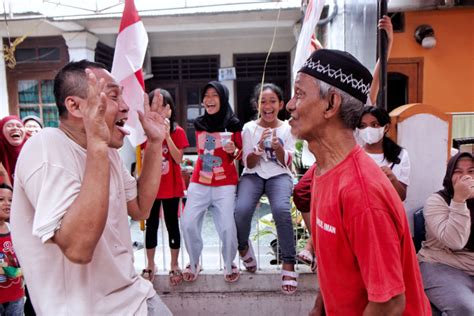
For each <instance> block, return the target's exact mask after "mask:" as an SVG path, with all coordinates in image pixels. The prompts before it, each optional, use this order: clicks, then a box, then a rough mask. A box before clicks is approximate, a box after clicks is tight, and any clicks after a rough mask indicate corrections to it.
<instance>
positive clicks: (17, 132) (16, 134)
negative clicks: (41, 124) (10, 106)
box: [3, 119, 25, 146]
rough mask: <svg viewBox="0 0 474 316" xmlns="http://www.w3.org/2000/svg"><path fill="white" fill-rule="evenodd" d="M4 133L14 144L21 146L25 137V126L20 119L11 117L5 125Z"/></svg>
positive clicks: (9, 141)
mask: <svg viewBox="0 0 474 316" xmlns="http://www.w3.org/2000/svg"><path fill="white" fill-rule="evenodd" d="M3 135H5V139H6V140H7V142H8V143H9V144H10V145H12V146H20V145H21V144H22V143H23V140H24V139H25V127H24V126H23V123H21V122H20V121H18V120H15V119H11V120H9V121H7V122H6V123H5V125H3Z"/></svg>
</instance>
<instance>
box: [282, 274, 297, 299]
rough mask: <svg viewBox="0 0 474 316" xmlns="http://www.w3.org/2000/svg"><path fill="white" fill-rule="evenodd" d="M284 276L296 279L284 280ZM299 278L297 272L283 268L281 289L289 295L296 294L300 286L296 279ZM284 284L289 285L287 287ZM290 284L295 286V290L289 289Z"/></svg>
mask: <svg viewBox="0 0 474 316" xmlns="http://www.w3.org/2000/svg"><path fill="white" fill-rule="evenodd" d="M284 277H290V278H294V279H295V280H284V279H283V278H284ZM297 278H298V273H297V272H295V271H288V270H283V269H282V270H281V291H282V292H283V293H284V294H287V295H291V294H294V293H295V292H296V289H297V287H298V281H296V279H297ZM284 286H287V288H286V289H285V288H284ZM288 286H293V287H294V290H289V289H288Z"/></svg>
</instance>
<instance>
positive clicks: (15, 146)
mask: <svg viewBox="0 0 474 316" xmlns="http://www.w3.org/2000/svg"><path fill="white" fill-rule="evenodd" d="M25 141H26V138H25V127H24V126H23V123H22V122H21V121H20V119H19V118H18V117H17V116H14V115H10V116H6V117H4V118H3V119H2V120H1V121H0V159H1V160H2V161H1V162H2V165H3V167H4V168H2V167H0V174H1V173H2V169H4V170H5V171H6V173H7V175H8V177H4V178H5V179H4V180H5V182H6V183H8V182H7V181H6V180H7V179H8V180H9V183H10V184H13V172H14V171H15V166H16V161H17V159H18V155H19V154H20V151H21V148H22V147H23V144H24V143H25ZM5 171H4V172H5Z"/></svg>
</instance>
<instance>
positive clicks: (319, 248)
mask: <svg viewBox="0 0 474 316" xmlns="http://www.w3.org/2000/svg"><path fill="white" fill-rule="evenodd" d="M312 197H313V198H312V201H311V228H312V237H313V242H314V245H315V249H316V257H317V258H318V278H319V282H320V286H321V293H322V295H323V300H324V305H325V309H326V313H327V314H328V315H344V316H346V315H362V314H363V312H364V309H365V308H366V306H367V304H368V302H369V301H371V302H379V303H381V302H386V301H388V300H390V299H391V298H392V297H394V296H397V295H399V294H402V293H405V298H406V307H405V311H404V313H403V315H416V316H423V315H431V308H430V304H429V301H428V299H427V297H426V295H425V293H424V291H423V283H422V279H421V274H420V270H419V266H418V261H417V259H416V255H415V249H414V246H413V242H412V239H411V235H410V230H409V227H408V221H407V217H406V214H405V209H404V207H403V204H402V202H401V200H400V198H399V196H398V194H397V192H396V191H395V189H394V188H393V186H392V184H391V183H390V181H389V180H388V178H387V176H385V174H384V173H383V172H382V171H381V170H380V168H379V167H378V166H377V165H376V163H375V162H374V161H373V159H372V158H370V157H369V156H367V155H366V154H365V152H364V151H363V150H362V148H361V147H360V146H356V147H355V148H354V149H353V150H352V151H351V153H350V154H349V155H348V156H347V157H346V158H345V159H344V160H343V161H342V162H341V163H339V164H338V165H337V166H335V167H334V168H333V169H331V170H330V171H328V172H327V173H325V174H323V175H322V176H318V177H316V176H315V177H314V179H313V185H312Z"/></svg>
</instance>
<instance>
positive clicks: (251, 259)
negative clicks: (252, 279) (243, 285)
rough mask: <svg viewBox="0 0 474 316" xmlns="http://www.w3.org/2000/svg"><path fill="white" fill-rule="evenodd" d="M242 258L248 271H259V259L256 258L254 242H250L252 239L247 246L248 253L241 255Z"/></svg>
mask: <svg viewBox="0 0 474 316" xmlns="http://www.w3.org/2000/svg"><path fill="white" fill-rule="evenodd" d="M240 259H241V260H242V263H243V265H244V267H245V269H247V271H248V272H250V273H255V272H256V271H257V259H256V258H255V254H254V252H253V247H252V243H251V242H250V240H249V245H248V248H247V253H246V254H245V256H243V257H242V256H241V257H240Z"/></svg>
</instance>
